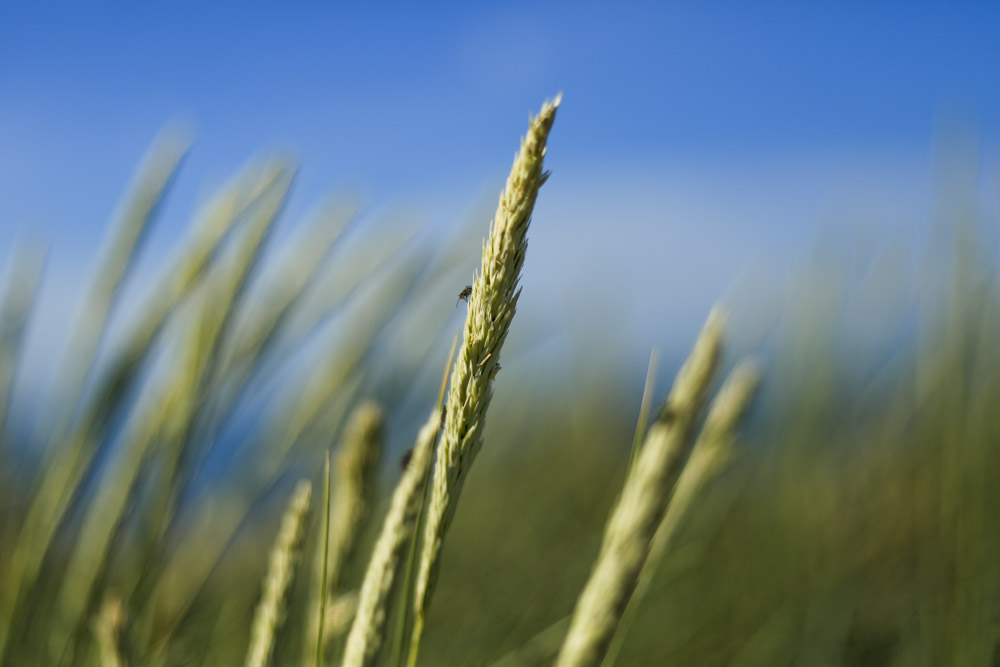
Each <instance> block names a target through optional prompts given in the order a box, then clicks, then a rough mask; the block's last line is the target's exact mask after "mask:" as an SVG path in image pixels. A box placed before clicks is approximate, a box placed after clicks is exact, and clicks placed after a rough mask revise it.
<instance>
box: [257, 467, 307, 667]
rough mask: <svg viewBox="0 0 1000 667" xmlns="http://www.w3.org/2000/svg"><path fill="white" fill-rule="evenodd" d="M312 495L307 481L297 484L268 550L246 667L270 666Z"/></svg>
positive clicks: (282, 620) (283, 616)
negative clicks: (278, 530) (276, 535)
mask: <svg viewBox="0 0 1000 667" xmlns="http://www.w3.org/2000/svg"><path fill="white" fill-rule="evenodd" d="M311 492H312V485H311V484H310V483H309V482H308V481H307V480H302V481H300V482H299V483H298V485H297V486H296V487H295V491H294V492H293V493H292V499H291V501H289V503H288V509H287V510H286V511H285V516H284V517H283V518H282V520H281V532H279V533H278V539H277V540H276V541H275V543H274V548H273V549H272V551H271V558H270V561H269V564H268V568H267V575H266V576H265V578H264V586H263V592H262V594H261V599H260V602H259V603H258V604H257V611H256V613H255V614H254V620H253V629H252V631H251V633H250V646H249V649H248V650H247V657H246V661H245V662H244V664H245V665H246V667H264V666H265V665H269V664H270V663H271V652H272V650H273V649H274V640H275V635H276V634H277V632H278V631H279V630H280V629H281V625H282V623H283V622H284V619H285V604H286V603H285V596H286V593H287V591H288V589H289V588H290V586H291V583H292V577H293V576H294V575H295V568H296V561H297V560H298V558H299V547H300V543H301V541H302V537H303V535H304V533H305V526H306V514H307V513H308V511H309V496H310V494H311Z"/></svg>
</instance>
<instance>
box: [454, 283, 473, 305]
mask: <svg viewBox="0 0 1000 667" xmlns="http://www.w3.org/2000/svg"><path fill="white" fill-rule="evenodd" d="M470 296H472V285H466V286H465V289H463V290H462V291H461V292H459V293H458V301H464V302H466V303H469V297H470ZM458 301H456V302H455V307H456V308H458Z"/></svg>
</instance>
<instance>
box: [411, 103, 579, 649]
mask: <svg viewBox="0 0 1000 667" xmlns="http://www.w3.org/2000/svg"><path fill="white" fill-rule="evenodd" d="M559 102H560V98H558V97H557V98H556V99H555V100H553V101H552V102H551V103H546V104H544V105H543V106H542V109H541V112H540V113H539V114H538V116H537V117H535V118H534V119H532V120H531V124H530V128H529V130H528V134H527V135H526V136H525V138H524V139H523V140H522V141H521V150H520V152H519V153H518V155H517V156H516V158H515V160H514V166H513V168H512V169H511V173H510V176H509V177H508V179H507V185H506V187H505V188H504V192H503V194H502V195H501V197H500V203H499V205H498V207H497V211H496V214H495V215H494V217H493V221H492V222H491V224H490V234H489V238H488V239H487V240H486V242H485V243H484V246H483V259H482V265H481V267H480V270H479V274H478V275H477V276H476V277H475V280H474V281H473V284H472V294H471V296H470V297H469V305H468V315H467V316H466V319H465V333H464V336H463V338H462V346H461V348H460V350H459V353H458V359H456V360H455V367H454V370H453V372H452V376H451V390H450V392H449V394H448V400H447V407H446V409H445V424H444V431H443V435H442V437H441V444H440V446H439V447H438V452H437V456H436V459H435V462H434V479H433V483H432V490H431V501H430V505H429V511H428V513H427V521H426V524H425V528H424V538H423V551H422V553H421V557H420V569H419V571H418V575H417V579H416V585H415V594H414V609H413V613H414V624H413V637H412V640H411V643H410V653H409V658H408V664H409V665H410V666H411V667H412V666H413V665H415V664H416V660H417V655H418V653H419V649H420V638H421V636H422V634H423V627H424V620H425V614H426V613H427V608H428V606H429V604H430V598H431V592H432V589H433V585H434V579H435V577H436V572H437V568H438V560H439V558H440V552H441V544H442V542H443V540H444V535H445V533H446V532H447V530H448V526H449V524H450V522H451V518H452V516H453V515H454V512H455V507H456V505H457V503H458V497H459V494H460V493H461V489H462V484H463V482H464V481H465V476H466V475H467V474H468V470H469V466H470V465H471V464H472V461H473V459H474V458H475V456H476V454H477V453H478V451H479V448H480V446H481V444H482V429H483V423H484V418H485V416H486V409H487V407H489V403H490V398H491V397H492V394H493V379H494V377H495V375H496V372H497V371H498V370H499V366H498V363H499V357H500V350H501V348H502V347H503V343H504V340H506V338H507V332H508V331H509V330H510V323H511V320H512V319H513V317H514V311H515V309H516V307H517V300H518V296H519V295H520V290H519V289H518V282H519V280H520V277H521V269H522V267H523V266H524V257H525V253H526V251H527V247H528V244H527V232H528V226H529V224H530V222H531V213H532V210H533V209H534V206H535V199H536V198H537V196H538V190H539V188H540V187H541V186H542V184H543V183H544V182H545V179H546V178H547V174H546V173H545V172H544V170H543V161H544V158H545V145H546V141H547V139H548V135H549V131H550V130H551V129H552V123H553V122H554V121H555V117H556V110H557V109H558V107H559Z"/></svg>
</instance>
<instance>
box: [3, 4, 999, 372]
mask: <svg viewBox="0 0 1000 667" xmlns="http://www.w3.org/2000/svg"><path fill="white" fill-rule="evenodd" d="M201 4H205V5H206V6H205V7H203V6H201ZM334 4H335V3H322V4H321V3H316V4H315V5H313V4H295V5H293V4H292V3H287V4H278V3H267V4H265V3H252V4H251V3H244V4H236V3H233V4H213V5H212V6H211V7H208V6H207V5H208V3H181V2H179V3H170V4H164V5H153V4H151V3H131V4H128V5H125V4H123V5H122V6H114V5H103V6H101V5H100V3H75V4H72V5H70V4H66V5H48V6H44V7H43V6H40V5H42V3H24V4H23V5H19V3H17V2H11V1H10V0H7V1H5V2H3V3H2V4H0V252H2V253H4V254H6V253H8V252H10V250H11V248H12V247H13V246H14V241H15V239H17V238H19V237H23V236H30V237H35V238H43V239H46V240H48V241H49V243H50V245H51V254H50V263H49V270H50V273H51V275H50V278H49V284H48V286H47V290H48V292H47V294H49V296H48V297H47V298H48V299H49V301H50V302H51V304H55V305H51V306H50V307H49V310H50V311H51V312H52V314H51V317H52V318H56V317H57V316H59V314H60V313H61V317H62V318H63V319H65V318H66V317H67V314H66V313H65V312H64V311H65V308H64V307H63V304H66V303H69V302H71V299H72V294H73V288H74V286H75V285H78V284H79V278H80V277H81V276H83V275H85V274H86V262H87V261H89V260H91V259H92V258H93V255H94V252H95V251H96V250H97V248H98V247H99V242H100V237H101V233H102V231H103V229H104V227H105V225H106V222H107V220H108V218H109V215H110V213H111V212H112V211H113V209H114V205H115V203H116V202H117V199H118V197H119V195H120V194H121V192H122V190H123V189H124V187H125V185H126V184H127V183H128V180H129V176H130V174H131V171H132V169H133V168H134V166H135V164H136V162H137V160H138V159H139V157H140V156H141V155H142V153H143V151H144V150H145V148H146V147H147V146H148V145H149V143H150V141H151V139H152V138H153V136H154V135H155V134H156V132H157V131H158V130H159V129H160V128H161V127H163V126H164V124H165V123H167V122H168V121H169V120H171V119H174V118H178V117H180V118H182V119H185V120H186V122H188V123H189V124H190V125H191V126H192V127H193V128H194V130H195V135H196V143H195V149H194V151H193V152H192V154H191V156H190V158H189V160H188V161H187V163H186V165H185V169H184V172H183V176H182V178H181V180H180V182H179V183H178V186H177V188H176V190H175V192H174V196H173V198H172V200H171V204H170V206H169V207H168V208H167V210H166V211H165V214H164V217H163V220H162V221H161V226H160V228H159V230H158V231H157V233H156V235H155V236H154V237H153V238H152V239H151V240H150V254H152V255H153V256H155V255H156V254H158V253H159V252H160V250H161V249H165V248H167V247H168V246H169V244H170V243H171V242H172V241H174V240H176V238H177V236H178V235H179V233H180V230H182V229H183V228H184V225H185V224H186V215H187V213H188V212H189V211H190V209H191V207H192V206H193V205H194V203H195V202H196V201H198V199H199V198H200V197H201V196H202V195H203V194H204V193H205V192H206V190H207V189H208V188H210V187H211V186H212V185H214V184H218V183H219V182H220V181H222V180H223V179H224V178H225V177H226V176H227V175H228V174H230V173H232V172H233V171H234V170H235V169H236V168H237V167H238V166H239V164H240V163H241V162H242V161H243V160H244V159H245V158H247V157H248V156H250V155H253V154H255V153H257V152H258V151H259V150H281V151H285V152H290V153H291V154H292V155H295V156H296V157H297V158H298V159H299V160H300V163H301V165H302V171H301V179H300V182H299V187H298V190H297V194H296V199H295V200H294V202H293V205H292V207H291V209H292V210H291V213H292V214H293V215H294V214H295V213H296V212H297V211H300V210H302V209H304V208H306V207H308V205H309V204H310V203H312V202H314V201H315V200H316V199H317V198H319V197H320V196H321V195H322V194H323V193H324V192H326V191H328V190H330V189H331V188H339V189H343V188H344V187H349V188H350V187H353V188H359V189H362V190H363V191H364V192H365V193H368V194H369V196H370V200H371V201H373V202H374V203H376V204H377V203H379V202H389V201H403V202H411V204H412V205H413V206H414V207H416V208H417V209H420V210H421V211H422V212H423V213H424V214H425V215H424V217H426V218H427V219H430V220H432V221H438V222H441V224H447V223H451V222H454V221H456V220H457V219H458V218H460V216H461V215H462V214H463V213H464V212H466V211H467V210H468V209H469V207H470V205H472V204H474V203H475V202H476V201H477V200H478V199H480V198H482V196H483V195H484V193H486V192H489V193H494V192H496V191H498V190H499V187H500V185H501V184H502V181H503V178H504V175H505V172H506V169H507V168H508V166H509V163H510V160H511V158H512V156H513V154H514V151H515V149H516V147H517V138H518V137H519V136H520V135H521V134H522V133H523V131H524V128H525V121H526V119H527V115H528V113H529V112H532V111H534V110H536V109H537V108H538V106H539V105H540V103H541V101H542V100H543V99H545V98H547V97H550V96H552V95H553V94H555V93H556V92H558V91H563V92H564V94H565V97H564V103H563V107H562V109H561V111H560V116H559V119H558V121H557V125H556V128H555V130H554V132H553V135H552V139H551V144H550V159H549V167H550V168H551V169H552V171H553V173H554V175H553V178H552V180H551V181H550V183H549V184H548V185H547V186H546V190H545V192H543V195H542V197H541V199H540V202H539V208H538V209H537V212H536V221H535V226H534V227H533V235H532V246H531V253H530V255H529V259H528V267H527V270H526V276H525V281H526V290H525V297H524V302H523V304H524V308H525V309H526V310H528V311H529V312H534V313H536V314H538V315H539V316H543V315H544V313H545V312H547V309H550V308H551V300H552V298H553V297H554V296H555V297H557V298H558V299H560V303H561V304H563V305H562V306H561V308H563V309H566V310H572V308H573V307H574V304H577V303H578V302H580V301H588V302H590V303H598V304H599V305H600V307H594V308H592V310H593V311H594V312H601V313H606V312H607V311H606V309H608V308H609V309H612V310H614V311H615V312H617V313H618V315H619V316H620V317H619V318H618V319H609V318H606V317H602V318H596V319H595V323H596V326H598V332H599V333H600V331H601V329H600V328H599V327H600V326H604V327H607V329H608V330H607V332H606V333H608V335H620V333H621V332H620V331H614V330H613V329H621V328H626V329H628V330H629V333H628V334H627V335H628V336H629V338H628V340H629V342H630V343H635V347H636V349H637V350H638V352H637V354H638V356H639V357H642V356H644V355H645V354H646V350H648V347H649V346H650V345H652V344H660V345H665V346H670V345H672V344H674V343H677V342H679V341H684V340H688V339H689V338H690V335H691V333H692V332H693V331H694V329H695V328H696V327H697V326H698V324H699V322H700V320H701V318H702V316H703V314H704V313H705V312H706V311H707V309H708V307H709V306H710V305H711V304H712V303H713V302H714V301H715V300H717V299H719V298H720V297H725V296H726V295H727V294H729V295H732V294H742V292H746V291H747V289H746V288H745V286H743V283H741V281H742V280H743V279H744V278H745V277H746V276H748V275H752V276H757V275H758V274H760V275H763V274H771V273H777V274H778V275H777V278H776V279H775V280H776V282H777V283H779V284H780V282H781V280H782V277H781V276H782V275H783V274H781V271H784V270H785V269H790V268H791V267H792V266H794V265H795V264H796V262H797V261H807V260H808V256H809V255H808V253H809V249H810V247H811V244H812V243H813V242H814V239H815V234H816V230H817V228H818V227H820V226H822V225H828V226H834V227H838V228H843V229H854V226H857V225H862V226H874V227H876V228H878V229H881V230H900V229H903V230H907V229H910V228H912V229H914V230H916V229H919V228H921V226H922V225H924V224H925V223H926V220H927V219H928V217H929V215H930V212H931V210H932V203H933V188H934V178H933V156H934V155H935V151H936V150H937V147H939V146H940V143H941V141H940V140H941V136H942V131H943V130H942V128H945V129H947V127H948V126H949V125H950V124H958V125H962V126H963V127H965V126H968V127H975V128H976V131H977V132H978V134H979V136H980V137H981V142H982V146H983V148H984V154H985V156H986V159H985V162H986V164H987V166H989V165H990V164H995V159H994V156H996V154H997V150H996V149H997V145H998V144H997V136H998V131H1000V85H998V82H1000V39H997V35H998V34H1000V3H996V2H992V3H982V4H973V3H966V4H963V5H962V6H953V5H951V4H945V3H934V4H926V5H921V4H919V3H902V2H898V3H897V2H887V3H879V6H878V7H872V6H870V3H830V4H825V5H824V4H820V3H786V4H785V5H782V4H777V3H752V6H750V4H749V3H747V4H746V5H745V6H743V7H736V6H731V5H727V4H725V3H692V4H684V5H682V4H671V3H648V4H639V3H604V4H599V3H585V2H584V3H576V2H574V3H569V2H567V3H522V4H513V3H506V4H490V3H467V4H465V5H460V6H449V5H444V4H438V5H433V6H431V4H430V3H421V4H416V3H413V4H397V5H384V4H383V5H378V6H376V5H375V4H374V3H370V4H369V5H367V6H366V8H365V9H345V8H340V7H335V6H333V5H334ZM835 5H836V6H835ZM987 173H989V172H987ZM992 174H993V176H992V177H993V179H994V180H993V183H994V184H995V183H996V182H997V179H996V171H995V170H994V171H993V172H992ZM493 196H495V195H493V194H490V197H493ZM483 229H484V233H485V230H486V221H485V220H484V221H483ZM533 280H534V281H535V285H537V286H538V287H537V288H535V289H534V290H533V289H532V281H533ZM741 289H742V292H741ZM751 291H752V292H756V290H751ZM581 293H586V294H588V295H589V296H586V297H585V296H581ZM567 317H568V318H569V319H570V320H572V319H573V318H574V317H575V316H574V315H572V314H571V315H567ZM53 321H55V320H54V319H53Z"/></svg>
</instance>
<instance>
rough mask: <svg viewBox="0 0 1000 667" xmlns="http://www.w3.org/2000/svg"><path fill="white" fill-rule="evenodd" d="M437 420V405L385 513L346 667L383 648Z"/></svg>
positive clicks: (369, 661)
mask: <svg viewBox="0 0 1000 667" xmlns="http://www.w3.org/2000/svg"><path fill="white" fill-rule="evenodd" d="M440 424H441V411H440V409H435V410H434V411H433V412H432V413H431V416H430V418H429V419H428V420H427V422H426V423H425V424H424V426H423V428H421V429H420V434H419V435H418V436H417V442H416V444H415V445H414V447H413V451H412V454H411V456H410V462H409V464H408V465H407V467H406V471H405V472H404V473H403V477H402V479H400V481H399V484H398V485H397V486H396V490H395V491H394V492H393V495H392V501H391V503H390V505H389V513H388V514H387V515H386V517H385V521H384V522H383V524H382V531H381V533H379V537H378V541H377V542H376V543H375V548H374V550H373V551H372V556H371V558H370V559H369V561H368V569H367V571H366V572H365V578H364V582H363V583H362V585H361V594H360V597H359V599H358V609H357V612H356V613H355V616H354V623H353V624H352V625H351V629H350V632H349V634H348V637H347V645H346V648H345V651H344V661H343V665H344V667H361V666H362V665H364V666H369V665H374V664H375V661H376V660H377V658H378V654H379V652H380V650H381V648H382V644H383V642H384V639H385V625H386V621H387V620H388V616H389V605H390V601H391V599H392V594H393V591H394V588H395V583H396V578H397V576H398V575H399V571H400V567H401V566H402V564H403V560H404V556H405V554H406V552H407V547H408V546H409V544H410V542H411V540H412V538H413V535H414V532H415V530H416V527H417V519H418V513H419V511H420V503H421V499H422V497H421V491H422V490H423V487H424V480H425V479H426V477H427V472H428V470H429V469H430V463H431V457H432V455H433V453H434V441H435V440H436V438H437V433H438V428H439V426H440Z"/></svg>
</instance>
